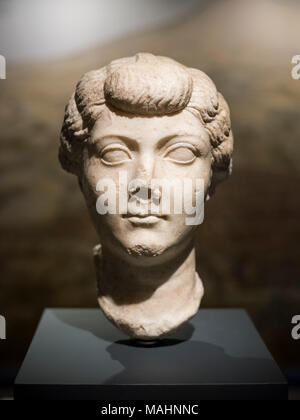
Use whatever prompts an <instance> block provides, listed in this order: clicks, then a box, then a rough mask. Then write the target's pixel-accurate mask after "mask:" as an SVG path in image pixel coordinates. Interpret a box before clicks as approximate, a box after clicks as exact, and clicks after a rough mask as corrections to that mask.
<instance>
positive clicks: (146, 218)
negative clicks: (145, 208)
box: [123, 214, 166, 225]
mask: <svg viewBox="0 0 300 420" xmlns="http://www.w3.org/2000/svg"><path fill="white" fill-rule="evenodd" d="M123 217H124V218H126V219H127V220H128V221H129V222H131V223H132V224H135V225H154V224H156V223H158V222H159V221H161V220H162V219H166V216H161V215H157V214H155V215H154V214H126V215H123Z"/></svg>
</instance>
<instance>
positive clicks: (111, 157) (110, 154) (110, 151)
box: [100, 144, 133, 165]
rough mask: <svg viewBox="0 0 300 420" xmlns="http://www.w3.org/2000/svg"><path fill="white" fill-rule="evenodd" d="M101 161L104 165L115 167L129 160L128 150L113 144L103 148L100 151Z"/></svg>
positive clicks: (130, 157) (130, 155)
mask: <svg viewBox="0 0 300 420" xmlns="http://www.w3.org/2000/svg"><path fill="white" fill-rule="evenodd" d="M100 157H101V161H102V162H103V163H105V164H106V165H117V164H119V163H123V162H127V161H129V160H131V159H132V158H133V157H132V154H131V153H130V150H129V149H128V148H127V147H126V146H123V145H121V144H114V145H109V146H106V147H104V149H103V150H102V151H101V155H100Z"/></svg>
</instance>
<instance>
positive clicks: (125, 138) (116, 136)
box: [92, 134, 138, 149]
mask: <svg viewBox="0 0 300 420" xmlns="http://www.w3.org/2000/svg"><path fill="white" fill-rule="evenodd" d="M107 139H112V140H113V139H117V140H121V141H122V142H123V143H125V144H126V145H128V146H131V147H132V148H135V149H136V148H137V147H138V141H137V140H135V139H133V138H131V137H128V136H121V135H120V134H106V135H104V136H100V137H97V138H95V139H93V140H92V144H95V143H97V142H99V141H103V140H107Z"/></svg>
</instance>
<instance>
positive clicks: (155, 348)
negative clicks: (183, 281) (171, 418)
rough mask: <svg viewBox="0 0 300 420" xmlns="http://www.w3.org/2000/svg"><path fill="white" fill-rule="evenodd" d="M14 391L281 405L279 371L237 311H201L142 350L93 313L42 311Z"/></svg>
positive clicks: (283, 387)
mask: <svg viewBox="0 0 300 420" xmlns="http://www.w3.org/2000/svg"><path fill="white" fill-rule="evenodd" d="M14 391H15V398H16V399H49V400H50V399H87V400H98V401H100V400H129V399H130V400H141V399H142V400H155V399H157V400H204V399H210V400H217V399H287V383H286V381H285V379H284V377H283V375H282V373H281V372H280V370H279V368H278V366H277V365H276V363H275V362H274V360H273V358H272V356H271V354H270V353H269V351H268V350H267V348H266V346H265V345H264V343H263V342H262V340H261V338H260V336H259V335H258V333H257V331H256V330H255V328H254V326H253V324H252V322H251V320H250V318H249V317H248V315H247V314H246V312H245V311H243V310H238V309H224V310H222V309H217V310H215V309H202V310H200V311H199V312H198V314H197V315H196V316H195V317H194V318H193V319H192V320H191V321H189V322H188V323H187V324H186V325H184V326H182V327H181V328H180V329H179V330H177V332H175V333H172V334H170V335H169V336H168V338H166V339H164V340H162V341H161V342H159V343H158V344H154V345H147V346H143V345H141V344H140V343H137V342H135V341H132V340H129V339H128V337H127V336H125V335H124V334H123V333H121V332H120V331H119V330H117V329H116V328H115V327H114V326H113V325H112V324H111V323H110V322H109V321H107V319H106V318H105V317H104V315H103V314H102V312H101V311H100V309H47V310H45V312H44V314H43V316H42V319H41V322H40V324H39V326H38V329H37V331H36V334H35V336H34V338H33V341H32V343H31V346H30V348H29V351H28V353H27V355H26V358H25V360H24V362H23V365H22V367H21V369H20V372H19V374H18V376H17V378H16V381H15V389H14Z"/></svg>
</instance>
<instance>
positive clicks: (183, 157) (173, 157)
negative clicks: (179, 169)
mask: <svg viewBox="0 0 300 420" xmlns="http://www.w3.org/2000/svg"><path fill="white" fill-rule="evenodd" d="M164 157H165V158H166V159H168V160H170V161H172V162H175V163H181V164H189V163H193V162H194V160H195V159H196V150H195V149H194V147H193V146H187V145H186V144H175V145H174V146H171V147H169V149H168V150H167V152H166V153H165V155H164Z"/></svg>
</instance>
